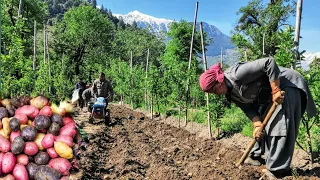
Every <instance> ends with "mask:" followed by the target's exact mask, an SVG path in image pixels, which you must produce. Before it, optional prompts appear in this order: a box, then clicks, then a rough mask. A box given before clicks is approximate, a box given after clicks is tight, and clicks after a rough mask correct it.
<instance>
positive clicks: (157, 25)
mask: <svg viewBox="0 0 320 180" xmlns="http://www.w3.org/2000/svg"><path fill="white" fill-rule="evenodd" d="M114 16H116V17H117V18H119V19H120V18H122V19H123V21H124V22H125V23H127V24H132V23H133V22H134V21H135V22H136V23H137V26H138V27H140V28H148V29H149V30H150V31H151V32H153V33H162V32H168V31H169V27H170V24H171V23H172V22H174V21H173V20H169V19H164V18H156V17H152V16H149V15H146V14H143V13H141V12H139V11H132V12H129V13H128V14H126V15H122V14H114ZM202 25H203V31H204V32H206V33H207V37H208V38H212V39H213V43H212V44H210V45H209V46H208V47H207V52H206V53H207V56H216V55H219V54H220V49H221V47H222V48H223V49H224V50H226V49H233V48H234V47H235V46H234V45H233V44H232V43H231V40H230V37H228V36H227V35H225V34H223V33H222V32H221V31H220V30H219V29H218V28H216V27H215V26H213V25H209V24H208V23H205V22H203V24H202ZM197 30H199V23H197Z"/></svg>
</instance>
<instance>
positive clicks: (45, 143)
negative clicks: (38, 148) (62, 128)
mask: <svg viewBox="0 0 320 180" xmlns="http://www.w3.org/2000/svg"><path fill="white" fill-rule="evenodd" d="M54 139H55V137H54V135H53V134H46V135H45V136H44V138H43V139H42V141H41V145H42V147H43V148H45V149H48V148H51V147H53V143H54Z"/></svg>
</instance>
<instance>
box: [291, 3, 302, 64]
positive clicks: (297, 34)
mask: <svg viewBox="0 0 320 180" xmlns="http://www.w3.org/2000/svg"><path fill="white" fill-rule="evenodd" d="M301 14H302V0H298V2H297V15H296V29H295V34H294V48H293V50H294V56H295V61H293V63H292V66H291V68H292V69H295V68H296V63H297V60H298V56H299V55H298V53H299V52H298V50H299V39H300V26H301Z"/></svg>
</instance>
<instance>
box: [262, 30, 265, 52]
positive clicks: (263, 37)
mask: <svg viewBox="0 0 320 180" xmlns="http://www.w3.org/2000/svg"><path fill="white" fill-rule="evenodd" d="M265 36H266V35H265V33H263V36H262V55H263V56H265V55H266V54H265V53H264V39H265Z"/></svg>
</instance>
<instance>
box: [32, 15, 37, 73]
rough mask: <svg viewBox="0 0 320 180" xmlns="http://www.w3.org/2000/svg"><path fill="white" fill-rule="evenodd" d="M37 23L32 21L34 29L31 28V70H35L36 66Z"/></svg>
mask: <svg viewBox="0 0 320 180" xmlns="http://www.w3.org/2000/svg"><path fill="white" fill-rule="evenodd" d="M36 63H37V21H36V20H34V27H33V63H32V65H33V70H34V71H35V70H36V66H37V64H36Z"/></svg>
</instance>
